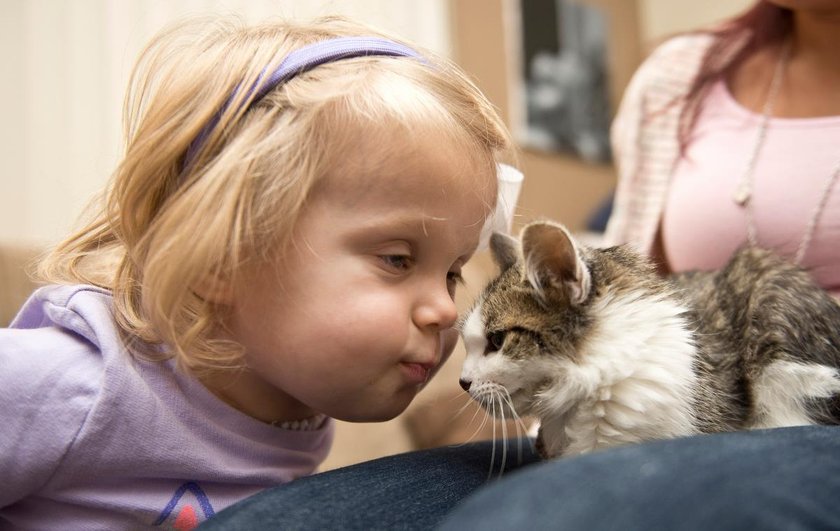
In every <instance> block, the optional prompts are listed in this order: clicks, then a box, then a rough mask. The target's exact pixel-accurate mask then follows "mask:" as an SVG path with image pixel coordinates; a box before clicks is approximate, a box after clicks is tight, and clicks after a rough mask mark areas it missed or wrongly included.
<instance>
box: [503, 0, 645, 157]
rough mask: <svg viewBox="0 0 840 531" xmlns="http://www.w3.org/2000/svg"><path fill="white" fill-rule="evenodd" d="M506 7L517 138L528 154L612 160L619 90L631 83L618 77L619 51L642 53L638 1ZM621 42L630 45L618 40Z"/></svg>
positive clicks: (571, 0) (531, 2)
mask: <svg viewBox="0 0 840 531" xmlns="http://www.w3.org/2000/svg"><path fill="white" fill-rule="evenodd" d="M507 5H508V25H509V26H510V33H511V35H510V36H509V37H510V39H509V41H510V43H511V44H512V50H511V52H512V58H513V61H512V64H511V77H512V82H511V91H510V94H511V98H512V101H511V116H512V120H513V130H514V134H515V135H516V137H517V140H518V141H519V142H520V144H521V145H522V146H523V147H526V148H529V149H535V150H541V151H549V152H555V153H562V154H566V155H570V156H574V157H578V158H580V159H582V160H584V161H587V162H593V163H608V162H610V161H611V159H612V157H611V153H610V142H609V126H610V122H611V120H612V116H613V114H614V110H615V106H616V104H617V101H616V100H617V98H615V97H614V93H615V89H614V87H616V86H617V85H619V84H620V85H621V86H623V85H624V83H625V81H626V80H625V79H623V77H625V76H624V73H622V72H616V68H615V66H616V62H617V59H621V57H620V54H617V53H616V49H619V48H620V47H622V46H625V45H626V46H630V47H631V48H633V51H634V52H637V43H638V40H637V34H636V32H635V2H634V1H633V0H588V1H587V0H509V1H508V2H507ZM628 5H629V6H630V8H631V9H632V11H628V9H627V8H628ZM627 17H629V20H627ZM622 37H623V38H625V39H626V40H627V41H628V42H626V43H621V42H617V41H618V39H619V38H622ZM634 66H635V64H633V65H632V66H631V68H632V67H634ZM617 78H621V79H617Z"/></svg>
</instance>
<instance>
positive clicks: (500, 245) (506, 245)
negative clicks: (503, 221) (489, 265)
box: [490, 232, 519, 271]
mask: <svg viewBox="0 0 840 531" xmlns="http://www.w3.org/2000/svg"><path fill="white" fill-rule="evenodd" d="M490 251H492V253H493V260H494V261H495V262H496V265H497V266H499V269H501V270H502V271H504V270H506V269H508V268H510V267H511V266H513V265H515V264H516V262H517V261H518V260H519V242H517V241H516V240H515V239H514V238H512V237H510V236H508V235H507V234H504V233H502V232H494V233H493V235H492V236H490Z"/></svg>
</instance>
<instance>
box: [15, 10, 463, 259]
mask: <svg viewBox="0 0 840 531" xmlns="http://www.w3.org/2000/svg"><path fill="white" fill-rule="evenodd" d="M210 12H216V13H226V14H236V15H239V16H240V17H241V18H243V19H245V20H250V21H256V20H261V19H264V18H268V17H273V16H284V17H289V18H297V19H309V18H312V17H314V16H318V15H325V14H331V13H339V14H343V15H346V16H350V17H353V18H356V19H359V20H362V21H365V22H367V23H369V24H372V25H375V26H379V27H382V28H384V29H386V30H388V31H392V32H395V33H398V34H400V35H403V36H405V37H406V38H409V39H411V40H414V41H417V42H419V43H420V44H421V45H424V46H426V47H428V48H431V49H433V50H435V51H437V52H439V53H442V54H444V55H449V53H450V44H449V38H450V36H449V24H448V16H449V11H448V7H447V0H423V1H422V2H417V1H416V0H343V1H341V0H307V1H303V0H2V12H0V65H2V70H0V116H2V118H3V119H2V120H0V242H9V241H11V242H20V241H22V242H36V243H38V244H44V243H50V242H53V241H56V240H58V239H59V238H61V237H62V236H63V235H65V234H66V233H67V232H68V231H70V229H71V227H73V226H74V225H75V221H76V219H77V217H78V215H79V213H80V212H81V211H82V209H83V206H84V205H85V204H86V203H87V202H88V200H89V198H90V197H91V196H92V195H93V194H94V193H95V192H97V191H98V190H99V189H100V188H102V187H103V186H104V184H105V182H106V179H107V177H108V174H109V173H110V172H111V170H112V169H113V167H114V166H115V164H116V162H117V160H118V158H119V152H120V146H121V138H120V136H121V125H120V120H121V112H122V101H123V96H124V91H125V87H126V84H127V80H128V75H129V71H130V69H131V67H132V65H133V62H134V60H135V58H136V56H137V54H138V53H139V51H140V49H141V47H142V46H143V44H144V43H145V42H146V41H147V40H148V39H149V38H150V37H151V36H152V34H153V33H154V32H156V31H157V30H159V29H161V28H162V27H163V26H164V25H166V24H168V23H170V22H172V21H174V20H175V19H177V18H179V17H182V16H186V15H195V14H206V13H210Z"/></svg>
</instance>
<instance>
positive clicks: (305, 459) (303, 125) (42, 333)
mask: <svg viewBox="0 0 840 531" xmlns="http://www.w3.org/2000/svg"><path fill="white" fill-rule="evenodd" d="M126 117H127V123H126V145H125V156H124V158H123V160H122V162H121V163H120V165H119V167H118V168H117V170H116V172H115V174H114V177H113V181H112V183H111V185H110V187H109V189H108V191H107V194H106V195H105V200H104V202H103V204H104V206H103V209H102V211H101V212H100V213H99V214H98V215H97V217H96V218H95V219H94V221H92V222H91V223H90V224H89V225H88V226H87V227H85V228H84V229H83V230H81V231H80V232H78V233H77V234H75V235H73V236H71V237H70V238H69V239H67V240H66V241H65V242H63V243H62V244H61V245H59V246H58V247H57V248H56V249H55V250H54V251H53V252H52V253H51V254H50V255H49V256H48V257H47V258H46V259H45V260H44V262H43V263H42V264H41V268H40V272H41V275H42V278H43V279H45V280H47V281H49V282H51V283H52V285H49V286H47V287H44V288H42V289H40V290H39V291H38V292H36V293H35V294H34V295H33V296H32V298H31V299H30V300H29V301H28V302H27V303H26V305H25V306H24V307H23V309H22V310H21V312H20V314H19V315H18V317H17V318H16V320H15V321H14V323H13V324H12V327H11V328H10V329H4V330H0V411H2V412H3V413H2V416H3V430H2V432H0V478H3V483H2V485H0V521H2V522H4V523H5V524H7V525H11V526H14V527H16V528H37V529H53V528H55V529H58V528H60V529H81V528H84V529H128V528H131V529H134V528H138V527H144V526H163V527H170V528H173V527H174V528H178V529H186V528H191V527H193V526H195V525H196V524H197V523H198V522H201V521H203V520H205V519H207V518H208V517H210V516H212V515H213V514H214V513H215V512H217V511H219V510H221V509H223V508H224V507H227V506H229V505H231V504H232V503H234V502H236V501H238V500H241V499H243V498H245V497H247V496H249V495H251V494H253V493H255V492H258V491H260V490H262V489H264V488H266V487H268V486H271V485H275V484H278V483H282V482H288V481H290V480H292V479H295V478H298V477H300V476H304V475H307V474H310V473H312V472H313V471H314V470H315V469H316V467H317V466H318V464H319V463H320V462H321V461H322V460H323V459H324V457H325V455H326V454H327V451H328V449H329V446H330V443H331V439H332V423H331V420H330V419H331V418H336V419H341V420H346V421H364V422H369V421H383V420H388V419H391V418H393V417H395V416H396V415H398V414H399V413H401V412H402V411H403V410H404V409H405V408H406V406H408V404H409V403H410V402H411V400H412V399H413V398H414V396H415V395H416V394H417V392H418V391H419V390H420V389H421V388H422V387H423V386H424V384H425V383H426V382H427V381H428V380H429V378H431V377H432V376H433V375H434V373H435V372H436V370H437V369H438V368H439V367H440V365H441V364H442V363H443V362H444V361H445V360H446V358H447V356H448V355H449V354H450V352H451V350H452V348H453V346H454V342H455V337H456V335H455V332H454V331H453V329H452V326H453V324H454V323H455V320H456V310H455V305H454V302H453V295H454V292H455V289H456V285H457V283H458V281H459V277H460V271H461V268H462V267H463V265H464V263H465V262H466V261H467V260H469V258H470V256H471V255H472V254H473V252H474V251H475V250H476V247H477V245H478V243H479V238H480V234H481V230H482V226H483V225H484V224H485V221H486V220H487V219H488V218H489V217H490V216H491V214H492V212H493V209H494V206H495V204H496V193H497V179H496V172H497V165H498V162H499V160H500V157H502V156H503V153H504V152H505V151H506V150H508V148H509V137H508V134H507V132H506V130H505V128H504V126H503V125H502V123H501V121H500V119H499V117H498V116H497V115H496V114H495V112H494V111H493V109H492V107H491V105H490V104H489V102H488V101H487V100H486V99H485V98H484V97H483V96H482V95H481V94H480V93H479V92H478V90H477V89H476V88H475V87H474V86H473V85H472V84H471V83H470V82H469V81H468V80H467V79H466V78H465V76H464V75H463V74H462V73H461V72H459V70H458V69H457V68H455V67H454V66H453V65H451V64H449V63H447V62H445V61H443V60H441V59H439V58H436V57H434V56H433V55H432V54H430V53H428V52H425V51H422V52H421V51H417V50H416V49H415V48H411V47H409V46H406V45H405V44H401V43H398V42H396V41H395V40H393V39H391V38H387V37H384V36H382V35H378V34H376V33H375V32H374V31H372V30H370V29H368V28H364V27H360V26H356V25H353V24H351V23H349V22H347V21H342V20H336V19H325V20H322V21H319V23H317V24H315V25H312V26H304V25H293V24H286V23H275V24H265V25H261V26H256V27H242V26H240V25H238V24H233V23H231V22H229V21H215V22H209V21H204V22H203V23H201V24H194V23H190V24H183V25H180V26H179V27H176V28H174V29H171V30H169V31H166V32H164V33H162V34H161V35H160V36H158V37H157V38H156V39H155V40H154V41H153V42H152V43H151V44H150V46H149V47H148V48H147V49H146V51H145V52H144V53H143V54H142V56H141V58H140V61H139V63H138V66H137V68H136V70H135V72H134V75H133V78H132V84H131V88H130V91H129V94H128V99H127V106H126Z"/></svg>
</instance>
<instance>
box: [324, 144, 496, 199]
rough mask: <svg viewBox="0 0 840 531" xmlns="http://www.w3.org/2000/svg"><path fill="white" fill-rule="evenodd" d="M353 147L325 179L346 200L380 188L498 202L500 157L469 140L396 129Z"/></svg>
mask: <svg viewBox="0 0 840 531" xmlns="http://www.w3.org/2000/svg"><path fill="white" fill-rule="evenodd" d="M465 144H466V145H465ZM349 147H350V149H347V150H345V156H344V158H343V159H342V160H341V161H340V162H339V163H338V164H333V165H332V167H333V169H332V170H331V171H329V172H327V174H326V175H325V176H324V179H323V182H322V188H323V189H324V190H326V191H328V192H329V193H331V194H335V195H337V197H339V198H341V199H342V200H343V201H358V200H360V199H361V198H362V197H364V196H367V195H369V194H371V193H373V192H376V193H375V195H377V196H380V197H384V198H386V199H387V197H388V196H391V197H393V198H395V199H396V198H397V197H399V196H402V195H404V194H409V195H412V194H414V195H417V196H418V198H420V197H421V196H422V197H426V198H429V199H433V198H434V197H436V196H437V197H444V196H453V195H454V196H461V197H463V198H464V200H465V201H470V200H479V201H482V202H486V203H488V204H489V205H490V208H492V207H493V206H494V205H495V198H496V193H497V180H496V166H495V161H494V160H493V158H492V155H491V154H489V153H486V152H485V151H484V150H482V149H480V148H477V147H475V146H472V147H471V146H469V144H468V143H466V142H453V141H452V139H448V140H447V139H445V138H443V137H441V136H440V135H437V136H436V135H434V133H433V132H428V131H427V132H420V131H414V132H411V134H406V131H395V132H394V134H391V135H371V136H369V137H363V138H359V139H358V141H356V142H352V143H351V145H350V146H349Z"/></svg>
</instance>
